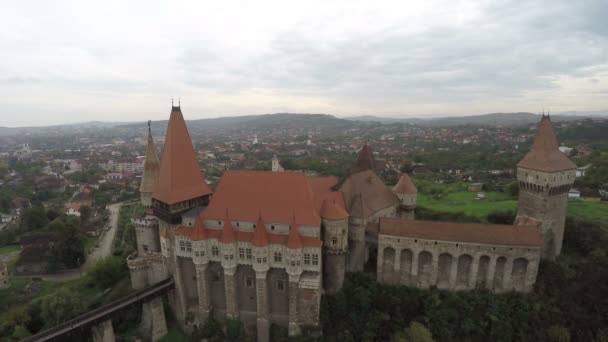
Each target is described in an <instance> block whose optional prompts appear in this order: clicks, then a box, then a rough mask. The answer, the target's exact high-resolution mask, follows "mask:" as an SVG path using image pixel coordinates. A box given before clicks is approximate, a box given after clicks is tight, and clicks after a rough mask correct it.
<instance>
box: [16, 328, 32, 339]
mask: <svg viewBox="0 0 608 342" xmlns="http://www.w3.org/2000/svg"><path fill="white" fill-rule="evenodd" d="M30 336H32V334H31V333H30V332H29V331H28V330H27V328H26V327H24V326H23V325H18V326H16V327H15V330H14V331H13V338H14V339H16V340H18V341H20V340H23V339H24V338H26V337H30Z"/></svg>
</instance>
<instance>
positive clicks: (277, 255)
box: [274, 252, 283, 262]
mask: <svg viewBox="0 0 608 342" xmlns="http://www.w3.org/2000/svg"><path fill="white" fill-rule="evenodd" d="M281 261H283V256H282V255H281V252H274V262H281Z"/></svg>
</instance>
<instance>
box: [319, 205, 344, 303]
mask: <svg viewBox="0 0 608 342" xmlns="http://www.w3.org/2000/svg"><path fill="white" fill-rule="evenodd" d="M321 234H322V236H323V288H324V289H325V291H326V292H327V293H329V294H333V293H336V292H338V290H340V289H341V288H342V284H343V283H344V274H345V273H346V252H347V250H348V213H347V212H346V210H344V208H343V207H341V206H339V205H338V204H337V203H336V201H335V200H332V199H326V200H324V201H323V204H322V205H321Z"/></svg>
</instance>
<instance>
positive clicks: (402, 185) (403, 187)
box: [393, 173, 416, 194]
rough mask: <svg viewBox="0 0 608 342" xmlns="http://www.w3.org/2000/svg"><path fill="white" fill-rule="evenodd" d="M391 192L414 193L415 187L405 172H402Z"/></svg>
mask: <svg viewBox="0 0 608 342" xmlns="http://www.w3.org/2000/svg"><path fill="white" fill-rule="evenodd" d="M393 192H395V193H397V194H415V193H416V187H415V186H414V183H412V180H411V179H410V177H409V176H408V175H407V173H402V174H401V178H399V182H398V183H397V185H395V187H393Z"/></svg>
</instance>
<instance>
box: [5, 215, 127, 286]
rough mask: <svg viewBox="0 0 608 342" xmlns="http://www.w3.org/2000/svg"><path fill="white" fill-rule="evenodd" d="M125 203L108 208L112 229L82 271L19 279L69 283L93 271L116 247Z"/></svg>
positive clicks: (103, 235)
mask: <svg viewBox="0 0 608 342" xmlns="http://www.w3.org/2000/svg"><path fill="white" fill-rule="evenodd" d="M123 204H124V203H115V204H111V205H109V206H108V209H109V210H110V220H109V223H108V224H110V226H111V227H110V229H109V230H108V231H105V230H104V232H103V234H102V235H101V237H100V238H99V247H95V249H93V251H92V252H91V253H90V254H89V255H87V260H86V262H85V263H84V265H82V267H81V268H80V270H69V271H65V272H61V273H57V274H47V275H31V276H17V277H18V278H42V279H44V280H50V281H67V280H72V279H76V278H78V277H80V274H81V273H85V272H86V271H87V270H89V269H91V267H93V266H94V265H95V263H96V262H97V261H98V260H100V259H102V258H105V257H107V256H109V255H111V254H112V246H113V245H114V236H116V228H117V226H118V213H119V212H120V207H121V206H122V205H123Z"/></svg>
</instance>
